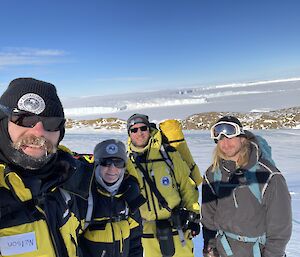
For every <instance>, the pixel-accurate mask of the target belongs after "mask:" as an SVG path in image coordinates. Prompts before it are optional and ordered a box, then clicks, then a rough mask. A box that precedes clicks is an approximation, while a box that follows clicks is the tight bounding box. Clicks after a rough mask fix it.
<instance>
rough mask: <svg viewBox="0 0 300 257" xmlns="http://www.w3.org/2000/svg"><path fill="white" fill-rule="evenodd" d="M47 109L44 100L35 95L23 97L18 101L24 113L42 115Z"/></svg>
mask: <svg viewBox="0 0 300 257" xmlns="http://www.w3.org/2000/svg"><path fill="white" fill-rule="evenodd" d="M45 108H46V104H45V101H44V99H43V98H42V97H41V96H39V95H37V94H34V93H28V94H25V95H23V96H22V97H21V98H20V99H19V101H18V109H19V110H22V111H27V112H32V113H34V114H37V115H38V114H40V113H42V112H43V111H44V110H45Z"/></svg>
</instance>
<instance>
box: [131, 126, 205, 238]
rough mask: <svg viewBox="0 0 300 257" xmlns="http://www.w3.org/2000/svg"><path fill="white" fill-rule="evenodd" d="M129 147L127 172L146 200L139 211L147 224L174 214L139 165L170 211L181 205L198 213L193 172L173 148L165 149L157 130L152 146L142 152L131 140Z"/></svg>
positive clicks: (153, 135) (152, 139) (153, 132)
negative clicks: (134, 180)
mask: <svg viewBox="0 0 300 257" xmlns="http://www.w3.org/2000/svg"><path fill="white" fill-rule="evenodd" d="M128 144H129V149H128V152H129V159H130V160H129V161H128V163H127V169H128V171H129V173H130V174H131V175H133V176H135V177H137V179H138V181H139V185H140V188H141V192H142V194H143V196H144V197H145V198H146V199H147V203H145V204H143V205H142V206H141V208H140V211H141V216H142V218H143V219H144V220H145V221H155V220H162V219H169V218H170V216H171V212H170V211H169V210H167V209H166V208H163V207H162V206H161V204H160V203H159V201H158V199H157V197H156V195H155V194H154V193H153V191H152V190H151V188H150V186H149V184H148V183H147V181H146V180H145V177H144V175H143V174H142V172H141V171H140V170H139V168H138V165H137V162H139V163H140V164H141V165H142V166H143V168H144V170H145V171H146V172H148V174H149V176H150V178H151V180H152V181H153V182H154V183H155V185H156V187H157V189H158V191H159V192H160V193H161V195H162V196H163V198H164V199H165V200H166V202H167V204H168V206H169V208H170V209H174V208H175V207H177V206H181V207H184V208H186V209H187V210H188V211H192V212H194V213H196V214H199V211H200V206H199V203H198V198H199V192H198V189H197V186H196V184H195V182H194V181H193V180H192V179H191V178H190V176H189V175H190V169H189V168H188V166H187V164H186V162H184V161H183V160H182V158H181V156H180V154H179V153H178V152H177V151H176V150H175V149H174V148H173V147H171V146H166V147H163V143H162V136H161V133H160V132H159V131H158V130H156V129H153V130H152V132H151V138H150V140H149V143H148V145H147V146H146V148H145V149H143V151H141V152H138V149H135V147H134V146H133V145H132V144H131V141H130V139H129V142H128ZM163 151H164V152H165V153H163ZM166 154H167V156H168V157H167V158H166ZM170 162H171V164H170ZM144 233H145V228H144Z"/></svg>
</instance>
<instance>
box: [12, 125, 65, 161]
mask: <svg viewBox="0 0 300 257" xmlns="http://www.w3.org/2000/svg"><path fill="white" fill-rule="evenodd" d="M8 133H9V135H10V138H11V141H12V143H13V147H14V148H16V149H17V150H22V151H23V152H24V153H25V154H27V155H29V156H31V157H33V158H37V159H38V158H41V157H43V156H45V155H47V154H49V153H53V152H55V151H56V148H57V145H58V139H59V135H60V131H47V130H45V129H44V126H43V123H42V122H38V123H37V124H36V125H35V126H34V127H32V128H27V127H22V126H19V125H16V124H14V123H13V122H11V121H9V122H8Z"/></svg>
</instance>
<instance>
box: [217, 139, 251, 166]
mask: <svg viewBox="0 0 300 257" xmlns="http://www.w3.org/2000/svg"><path fill="white" fill-rule="evenodd" d="M244 140H245V138H243V137H233V138H227V137H223V138H222V139H220V140H219V141H218V147H219V149H220V150H221V152H222V153H223V154H224V156H225V157H226V159H228V160H232V161H237V160H238V159H239V154H240V151H241V149H242V146H243V142H244Z"/></svg>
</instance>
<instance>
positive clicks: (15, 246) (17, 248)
mask: <svg viewBox="0 0 300 257" xmlns="http://www.w3.org/2000/svg"><path fill="white" fill-rule="evenodd" d="M36 250H37V248H36V239H35V232H29V233H24V234H18V235H13V236H4V237H0V252H1V255H8V256H9V255H15V254H21V253H28V252H33V251H36Z"/></svg>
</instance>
